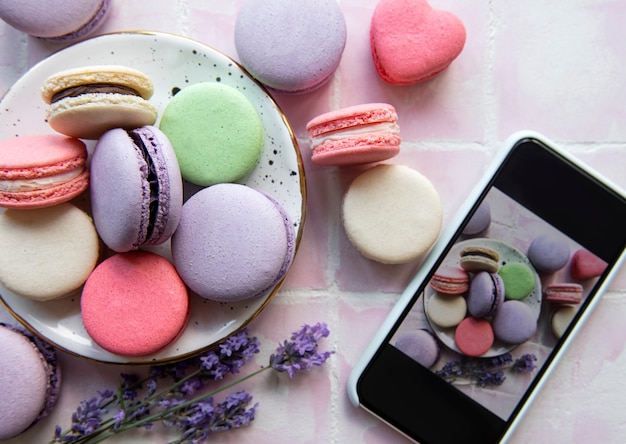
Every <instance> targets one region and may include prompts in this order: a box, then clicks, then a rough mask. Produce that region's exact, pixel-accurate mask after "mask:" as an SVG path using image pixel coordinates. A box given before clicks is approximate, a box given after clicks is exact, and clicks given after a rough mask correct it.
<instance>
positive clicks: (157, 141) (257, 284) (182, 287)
mask: <svg viewBox="0 0 626 444" xmlns="http://www.w3.org/2000/svg"><path fill="white" fill-rule="evenodd" d="M153 89H154V87H153V83H152V81H151V79H150V78H149V76H147V75H146V74H144V73H142V72H140V71H137V70H135V69H133V68H130V67H126V66H119V65H94V66H86V67H83V68H73V69H69V70H65V71H61V72H59V73H56V74H54V75H52V76H50V77H49V78H48V79H46V81H45V82H44V83H43V85H42V88H41V96H42V98H43V100H44V101H45V102H46V103H47V104H48V105H49V107H48V114H47V117H46V119H47V122H48V124H49V126H50V128H51V129H52V130H54V131H55V132H56V133H57V134H45V135H33V136H24V137H16V138H14V139H10V140H6V141H3V142H0V207H4V208H5V210H4V211H2V212H1V213H0V228H1V229H0V282H1V283H2V285H4V286H5V287H6V288H7V289H9V290H10V291H12V292H13V293H14V294H16V295H19V296H22V297H25V298H28V299H31V300H34V301H48V300H52V299H57V298H63V297H67V296H69V295H75V294H80V295H81V314H82V319H83V323H84V326H85V329H86V331H87V333H88V334H89V336H90V337H91V338H92V339H93V340H94V342H95V343H96V344H98V345H99V346H101V347H102V348H103V349H105V350H107V351H109V352H111V353H115V354H119V355H124V356H147V355H150V354H154V353H156V352H158V351H160V350H162V349H163V348H165V347H167V346H168V345H170V344H171V343H172V342H174V341H175V340H176V339H177V338H178V337H179V336H180V334H181V332H182V331H183V330H184V329H185V327H186V325H187V322H188V319H189V307H190V302H189V293H190V291H189V290H191V291H192V292H193V293H195V294H196V295H198V296H200V297H202V298H205V299H209V300H213V301H219V302H220V303H224V302H236V301H242V300H246V299H251V298H256V297H260V296H261V295H264V294H267V293H268V292H269V291H270V290H271V289H273V288H274V287H275V286H276V285H277V284H278V283H279V282H280V281H281V280H282V279H283V278H284V276H285V274H286V273H287V270H288V268H289V266H290V265H291V262H292V260H293V257H294V253H295V247H296V240H295V238H296V235H295V229H294V225H293V223H292V221H291V220H290V218H289V216H288V214H287V212H286V210H285V209H284V208H283V207H282V206H281V204H280V202H278V201H277V200H276V199H275V198H274V197H273V196H271V195H269V194H267V193H265V192H261V191H259V190H256V189H254V188H251V187H249V186H246V185H241V184H238V183H234V182H237V181H240V180H242V179H245V177H246V176H247V175H248V174H249V173H250V172H251V171H252V170H253V169H254V168H255V167H256V164H257V163H258V161H259V157H260V154H261V151H262V149H263V146H264V143H265V135H264V128H263V125H262V121H261V119H260V116H259V114H258V112H257V110H256V108H255V107H254V106H253V105H252V103H251V102H250V101H249V100H248V98H247V97H246V96H245V95H244V94H243V93H241V92H239V91H238V90H237V89H235V88H233V87H230V86H227V85H224V84H220V83H213V82H205V83H197V84H193V85H190V86H189V87H187V88H185V89H183V90H181V91H180V92H179V93H178V94H176V95H175V96H174V97H173V98H172V99H171V100H170V101H169V102H168V103H167V104H166V106H165V107H164V109H163V112H162V116H161V118H160V122H159V126H158V127H157V126H154V125H155V123H156V122H157V117H158V116H157V109H156V108H155V106H154V105H152V104H151V103H150V98H151V97H152V94H153ZM207 122H208V123H207ZM82 139H87V140H93V141H94V142H95V143H94V145H93V150H90V151H89V153H88V149H87V145H86V144H85V142H84V141H83V140H82ZM88 156H90V158H89V161H87V159H88ZM184 180H186V181H188V182H190V183H192V184H194V185H195V186H196V187H195V188H194V190H193V191H194V192H195V194H193V195H192V196H191V197H188V200H187V202H184V192H183V190H184ZM78 205H80V207H81V208H83V209H79V207H78ZM166 242H170V243H169V244H166ZM68 245H72V248H67V246H68ZM156 245H164V248H165V250H162V251H164V253H163V254H164V256H166V257H170V256H171V259H170V260H168V259H166V258H165V257H164V256H161V255H159V254H156V253H154V252H148V251H145V250H143V249H144V247H149V246H156ZM170 252H171V254H170ZM225 252H227V253H228V254H225ZM33 257H37V259H38V260H37V261H36V262H33V261H32V258H33ZM33 267H34V268H35V270H33ZM33 271H34V272H33ZM42 303H43V302H42ZM119 332H125V333H124V337H123V338H121V337H120V336H119Z"/></svg>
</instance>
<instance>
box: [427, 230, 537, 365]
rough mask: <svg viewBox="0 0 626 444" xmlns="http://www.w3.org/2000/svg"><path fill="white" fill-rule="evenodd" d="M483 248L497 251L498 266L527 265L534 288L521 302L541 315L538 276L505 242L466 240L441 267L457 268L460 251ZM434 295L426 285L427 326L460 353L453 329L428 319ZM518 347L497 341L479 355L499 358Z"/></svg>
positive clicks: (523, 258)
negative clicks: (532, 275) (474, 247)
mask: <svg viewBox="0 0 626 444" xmlns="http://www.w3.org/2000/svg"><path fill="white" fill-rule="evenodd" d="M470 245H472V246H483V247H487V248H491V249H493V250H495V251H497V252H498V253H499V254H500V264H499V265H500V266H501V265H502V264H503V263H523V264H525V265H527V266H528V267H529V268H530V270H531V271H532V272H533V274H534V277H535V288H534V289H533V291H532V292H531V293H530V295H528V296H527V297H526V298H525V299H524V300H523V302H524V303H525V304H527V305H529V306H530V307H531V309H532V310H533V312H534V313H535V314H536V316H537V318H539V315H540V314H541V300H542V289H541V280H540V278H539V275H538V274H537V272H536V271H535V269H534V267H533V266H532V264H531V263H530V261H529V260H528V258H527V257H526V255H525V254H524V253H522V252H521V251H519V250H518V249H517V248H515V247H513V246H512V245H509V244H507V243H505V242H502V241H500V240H497V239H488V238H474V239H468V240H464V241H461V242H458V243H456V244H455V245H454V246H453V247H452V249H451V250H450V251H449V252H448V255H447V256H446V259H445V260H444V262H443V263H442V266H444V265H445V266H451V267H459V260H460V254H459V253H460V251H461V250H462V249H463V248H465V247H468V246H470ZM434 295H435V290H433V289H432V288H431V287H430V285H427V286H426V288H425V290H424V292H423V297H422V299H423V303H424V313H425V314H426V320H427V321H428V325H429V326H430V329H431V330H432V331H433V333H434V334H435V335H436V336H437V338H439V340H440V341H441V342H442V343H443V344H444V345H445V346H446V347H448V348H449V349H451V350H454V351H456V352H459V353H461V351H460V350H459V348H458V347H457V346H456V343H455V341H454V328H441V327H439V326H438V325H437V324H436V323H434V322H433V321H432V320H431V319H430V318H429V317H428V310H427V309H426V307H427V305H428V301H429V300H430V299H431V298H432V297H433V296H434ZM516 347H518V345H513V344H505V343H502V342H500V341H498V340H497V339H496V340H495V342H494V344H493V345H492V346H491V348H490V349H489V350H488V351H487V352H486V353H484V354H483V355H481V357H493V356H499V355H502V354H504V353H507V352H510V351H511V350H513V349H514V348H516Z"/></svg>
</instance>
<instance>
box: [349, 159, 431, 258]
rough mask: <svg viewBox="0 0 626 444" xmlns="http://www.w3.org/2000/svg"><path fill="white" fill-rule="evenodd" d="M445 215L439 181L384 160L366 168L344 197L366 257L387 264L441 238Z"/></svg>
mask: <svg viewBox="0 0 626 444" xmlns="http://www.w3.org/2000/svg"><path fill="white" fill-rule="evenodd" d="M442 217H443V209H442V205H441V200H440V199H439V194H438V193H437V190H436V189H435V187H434V186H433V185H432V183H431V182H430V181H429V180H428V179H427V178H426V177H425V176H423V175H422V174H421V173H419V172H418V171H416V170H414V169H412V168H409V167H408V166H404V165H394V164H378V165H376V166H374V167H371V168H369V169H367V170H365V171H364V172H362V173H361V174H359V176H357V178H356V179H354V180H353V181H352V183H351V184H350V185H349V187H348V190H347V191H346V193H345V194H344V197H343V204H342V221H343V226H344V229H345V232H346V235H347V236H348V239H349V241H350V242H351V243H352V245H353V246H354V247H355V248H356V249H357V250H358V251H359V252H360V253H361V254H362V255H363V256H364V257H366V258H368V259H371V260H374V261H377V262H381V263H385V264H401V263H407V262H410V261H412V260H415V259H417V258H419V257H420V256H422V255H423V254H424V253H425V252H426V251H428V249H430V247H431V246H432V245H433V244H434V243H435V241H436V240H437V238H438V236H439V232H440V230H441V224H442Z"/></svg>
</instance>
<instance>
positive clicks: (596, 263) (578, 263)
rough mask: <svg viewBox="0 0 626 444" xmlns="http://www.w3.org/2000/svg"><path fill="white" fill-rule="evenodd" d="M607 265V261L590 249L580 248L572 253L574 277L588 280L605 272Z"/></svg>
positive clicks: (571, 266)
mask: <svg viewBox="0 0 626 444" xmlns="http://www.w3.org/2000/svg"><path fill="white" fill-rule="evenodd" d="M607 265H608V264H607V263H606V262H605V261H603V260H602V259H600V258H599V257H598V256H596V255H595V254H593V253H592V252H590V251H589V250H586V249H584V248H580V249H579V250H576V252H575V253H574V254H573V255H572V260H571V263H570V273H571V275H572V277H573V278H574V279H576V280H579V281H586V280H589V279H593V278H596V277H598V276H600V275H601V274H602V273H604V270H606V267H607Z"/></svg>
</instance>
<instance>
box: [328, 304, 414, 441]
mask: <svg viewBox="0 0 626 444" xmlns="http://www.w3.org/2000/svg"><path fill="white" fill-rule="evenodd" d="M395 301H396V299H395V298H393V297H389V296H385V297H378V296H377V295H375V294H368V295H363V296H362V297H354V296H350V297H347V298H346V300H342V301H340V302H339V304H338V306H339V307H338V316H339V325H338V327H337V330H338V332H339V340H340V341H341V343H342V344H348V343H349V344H350V347H344V348H343V349H341V355H340V361H339V364H340V367H339V385H340V392H339V397H338V400H337V404H338V406H339V412H340V418H341V420H340V421H339V423H338V425H337V427H338V430H337V435H336V437H337V439H338V441H337V442H346V443H347V442H358V443H368V444H375V443H381V444H382V443H389V444H391V443H405V442H407V440H406V439H405V438H403V437H402V436H401V435H400V434H398V433H397V432H395V431H394V430H392V429H391V428H390V427H389V426H387V425H385V424H384V423H383V422H381V421H380V420H378V419H377V418H375V417H374V416H372V415H371V414H369V413H367V412H366V411H365V410H363V409H360V408H357V407H355V406H354V405H352V403H351V402H350V400H349V399H348V396H347V394H346V391H345V386H346V381H347V379H348V376H349V374H350V372H351V370H352V367H353V365H354V363H355V362H356V360H357V359H358V358H359V356H360V354H361V353H362V352H363V350H365V347H367V345H368V344H369V342H370V341H371V339H372V338H373V337H374V335H375V334H376V331H378V329H379V328H380V325H381V324H382V322H383V321H384V319H385V318H386V317H387V315H388V314H389V311H390V310H391V308H392V306H393V304H394V303H395ZM355 332H358V334H355Z"/></svg>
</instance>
